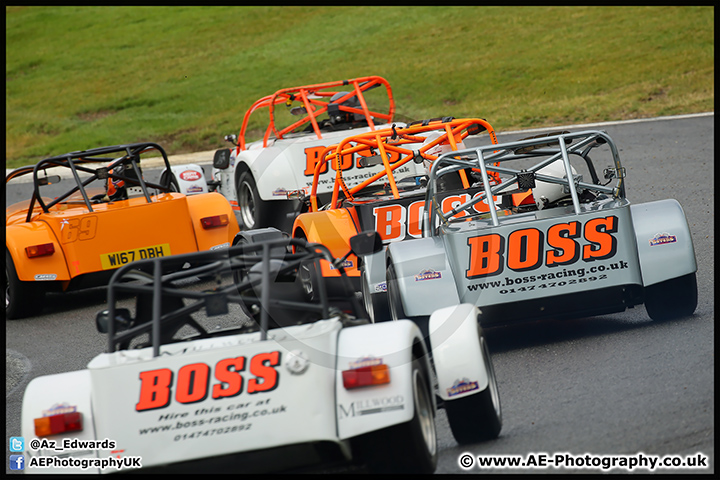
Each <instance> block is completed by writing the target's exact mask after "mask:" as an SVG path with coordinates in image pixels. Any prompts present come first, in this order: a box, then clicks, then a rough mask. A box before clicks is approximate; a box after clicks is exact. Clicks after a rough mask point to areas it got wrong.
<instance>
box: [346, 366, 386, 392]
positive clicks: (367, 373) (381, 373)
mask: <svg viewBox="0 0 720 480" xmlns="http://www.w3.org/2000/svg"><path fill="white" fill-rule="evenodd" d="M342 377H343V386H344V387H345V388H346V389H347V390H350V389H352V388H360V387H369V386H371V385H383V384H385V383H390V369H388V366H387V365H385V364H384V363H381V364H380V365H369V366H367V367H360V368H353V369H350V370H343V372H342Z"/></svg>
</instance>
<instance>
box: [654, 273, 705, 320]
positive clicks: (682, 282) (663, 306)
mask: <svg viewBox="0 0 720 480" xmlns="http://www.w3.org/2000/svg"><path fill="white" fill-rule="evenodd" d="M697 303H698V291H697V276H696V274H695V273H694V272H693V273H689V274H687V275H683V276H682V277H677V278H672V279H670V280H666V281H664V282H660V283H657V284H655V285H650V286H649V287H645V310H646V311H647V313H648V316H649V317H650V318H651V319H653V320H655V321H664V320H675V319H677V318H682V317H689V316H690V315H692V314H693V313H694V312H695V309H696V308H697Z"/></svg>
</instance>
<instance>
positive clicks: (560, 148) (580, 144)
mask: <svg viewBox="0 0 720 480" xmlns="http://www.w3.org/2000/svg"><path fill="white" fill-rule="evenodd" d="M573 142H574V143H573ZM601 145H607V146H608V147H609V148H610V152H611V155H612V159H613V164H614V165H613V167H612V168H607V169H605V170H604V172H603V176H604V178H605V179H607V180H608V182H607V183H606V184H604V185H602V184H600V178H599V177H598V175H597V172H596V170H595V167H594V164H593V162H592V160H591V159H590V157H589V156H588V154H589V152H590V150H592V149H593V148H595V147H598V146H601ZM570 155H579V156H580V157H582V158H583V159H584V160H585V162H586V164H587V166H588V170H589V172H590V176H591V177H592V181H593V183H586V182H581V181H579V180H578V179H577V178H575V177H574V176H573V174H572V169H571V166H570V157H569V156H570ZM533 158H537V159H539V161H538V163H536V164H535V165H533V166H532V167H530V168H527V169H516V168H512V167H509V166H507V164H508V162H512V161H517V160H520V159H533ZM558 159H560V160H562V163H563V166H564V173H565V176H564V177H563V178H559V177H553V176H549V175H545V174H540V173H537V172H538V170H540V169H542V168H543V167H545V166H547V165H549V164H551V163H552V162H555V161H556V160H558ZM467 168H471V169H473V170H474V171H478V172H480V176H481V182H482V185H483V188H484V191H483V192H481V193H480V194H479V195H477V196H475V197H474V198H472V199H470V200H469V201H467V202H465V203H463V204H461V205H458V206H457V207H456V208H454V209H452V210H451V211H449V212H447V213H442V212H440V211H439V210H438V209H437V208H433V205H435V206H436V207H437V205H438V204H439V202H437V201H436V199H435V197H436V194H437V193H438V189H437V180H438V177H440V176H442V175H445V174H447V173H451V172H454V171H459V170H464V169H467ZM500 175H505V176H506V177H505V178H502V179H501V180H500V181H499V182H498V181H497V180H498V179H500V178H501V177H500ZM491 177H492V179H493V180H494V181H491ZM613 178H614V179H616V182H615V185H613V186H608V185H609V183H610V182H611V181H612V179H613ZM570 179H572V181H571V180H570ZM624 179H625V169H624V168H623V167H622V165H621V163H620V157H619V155H618V150H617V147H616V146H615V143H614V142H613V140H612V139H611V138H610V137H609V136H608V134H607V133H605V132H601V131H594V130H588V131H583V132H577V133H570V132H567V131H566V132H560V133H549V134H545V135H538V136H535V137H531V138H527V139H523V140H519V141H516V142H509V143H503V144H497V145H491V146H478V147H474V148H468V149H465V150H460V151H457V152H452V153H446V154H443V155H441V156H440V157H439V158H438V159H437V160H435V162H433V164H432V166H431V167H430V174H429V177H428V185H427V189H426V192H425V211H424V213H423V227H422V228H423V236H433V235H435V234H436V233H435V229H434V228H430V226H431V225H435V223H434V222H435V220H436V218H437V220H439V221H440V222H441V223H443V224H445V223H447V222H448V221H449V219H450V218H451V217H453V216H455V215H457V214H458V213H459V212H461V211H463V210H466V209H469V208H471V207H472V206H473V205H475V204H476V203H478V202H481V201H483V200H484V199H485V198H489V200H488V205H489V206H490V208H489V211H490V217H491V219H492V225H493V226H498V225H499V221H498V215H497V213H496V209H497V204H496V203H495V199H494V198H493V197H494V196H497V195H502V194H509V193H515V192H517V191H527V190H528V189H532V188H534V187H535V180H541V181H543V182H549V183H555V184H559V185H564V186H566V187H567V189H568V190H569V192H570V197H571V199H572V204H573V210H574V212H575V214H580V198H579V195H578V188H580V189H587V190H590V191H595V192H597V193H603V194H608V195H611V196H612V197H613V198H625V182H624Z"/></svg>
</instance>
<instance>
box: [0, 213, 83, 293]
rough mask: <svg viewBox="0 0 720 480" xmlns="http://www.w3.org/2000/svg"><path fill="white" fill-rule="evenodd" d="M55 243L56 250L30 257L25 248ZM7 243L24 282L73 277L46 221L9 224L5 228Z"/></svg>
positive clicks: (16, 268)
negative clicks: (44, 254) (49, 253)
mask: <svg viewBox="0 0 720 480" xmlns="http://www.w3.org/2000/svg"><path fill="white" fill-rule="evenodd" d="M45 243H52V244H53V245H54V247H55V253H53V254H52V255H47V256H43V257H36V258H30V257H28V256H27V253H26V252H25V248H26V247H29V246H32V245H42V244H45ZM5 246H6V247H7V249H8V251H9V252H10V255H11V256H12V259H13V263H14V264H15V270H16V271H17V275H18V278H19V279H20V280H22V281H25V282H30V281H36V280H37V281H41V280H43V281H52V280H70V273H69V272H68V268H67V263H66V261H65V256H64V255H63V250H62V248H61V247H60V242H58V240H57V238H56V237H55V234H54V233H53V232H52V230H51V229H50V227H48V226H47V225H46V224H45V223H43V222H30V223H22V224H19V225H10V226H8V227H7V228H6V230H5Z"/></svg>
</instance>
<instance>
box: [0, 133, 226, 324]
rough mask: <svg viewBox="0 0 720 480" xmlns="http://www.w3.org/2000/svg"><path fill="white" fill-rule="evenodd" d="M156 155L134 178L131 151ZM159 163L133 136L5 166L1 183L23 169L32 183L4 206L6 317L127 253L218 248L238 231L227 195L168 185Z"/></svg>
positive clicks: (127, 257)
mask: <svg viewBox="0 0 720 480" xmlns="http://www.w3.org/2000/svg"><path fill="white" fill-rule="evenodd" d="M157 154H160V155H161V162H160V163H161V164H162V165H164V167H165V170H164V171H163V173H162V174H161V177H160V179H159V180H156V181H155V182H158V183H155V182H151V181H150V180H149V179H145V178H144V176H143V173H142V168H141V158H142V159H146V160H145V161H146V162H148V161H149V160H147V159H148V158H149V157H152V156H156V155H157ZM168 171H170V164H169V162H168V159H167V155H166V153H165V151H164V150H163V149H162V147H160V146H159V145H157V144H155V143H150V142H143V143H134V144H128V145H115V146H109V147H100V148H95V149H91V150H85V151H79V152H72V153H68V154H65V155H60V156H57V157H51V158H46V159H44V160H41V161H40V162H38V163H37V164H36V165H34V166H27V167H21V168H18V169H16V170H13V171H12V172H10V173H9V174H8V175H7V177H6V180H5V181H6V185H7V184H9V183H10V182H13V184H15V182H17V184H20V183H22V181H23V180H24V179H26V178H28V176H30V177H31V178H32V183H29V182H27V185H28V192H29V195H28V196H29V197H30V198H29V200H25V201H22V202H17V203H14V204H12V205H9V206H7V208H6V210H5V225H6V227H5V277H6V290H5V313H6V316H7V318H19V317H23V316H27V315H31V314H33V313H35V312H36V311H37V310H38V308H39V307H40V306H41V305H42V298H43V295H44V294H45V292H48V291H67V290H73V289H79V288H87V287H94V286H97V285H98V284H104V283H106V282H107V281H108V279H109V278H110V276H111V275H112V273H113V271H114V269H116V268H118V267H119V266H121V265H123V264H126V263H128V262H132V261H133V260H136V259H141V258H147V257H154V256H167V255H174V254H180V253H188V252H195V251H198V250H210V249H218V248H227V247H228V246H229V245H230V243H231V242H232V239H233V238H234V236H235V234H236V233H237V232H238V230H239V229H238V225H237V222H236V220H235V216H234V215H233V212H232V209H231V207H230V205H229V203H228V201H227V200H226V199H225V198H223V197H222V195H220V194H218V193H204V194H198V195H193V196H186V195H184V194H182V193H177V192H176V190H177V188H174V187H173V186H172V182H171V181H170V180H171V176H169V175H166V174H165V173H166V172H168ZM23 177H24V178H23ZM64 182H67V183H68V184H69V186H67V187H63V186H62V185H61V184H62V183H64Z"/></svg>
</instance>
